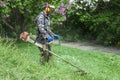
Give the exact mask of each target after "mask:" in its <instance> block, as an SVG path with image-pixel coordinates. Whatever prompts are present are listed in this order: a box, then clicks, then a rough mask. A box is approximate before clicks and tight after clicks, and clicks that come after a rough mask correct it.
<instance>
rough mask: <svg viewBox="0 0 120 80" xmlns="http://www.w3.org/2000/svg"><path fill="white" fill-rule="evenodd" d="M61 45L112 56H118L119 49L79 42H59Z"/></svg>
mask: <svg viewBox="0 0 120 80" xmlns="http://www.w3.org/2000/svg"><path fill="white" fill-rule="evenodd" d="M55 43H58V42H57V41H55ZM61 45H64V46H69V47H73V48H78V49H81V50H94V51H100V52H105V53H113V54H118V55H120V49H118V48H116V47H111V46H109V47H108V46H103V45H98V44H95V43H94V42H90V41H79V42H65V41H61Z"/></svg>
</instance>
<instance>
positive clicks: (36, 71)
mask: <svg viewBox="0 0 120 80" xmlns="http://www.w3.org/2000/svg"><path fill="white" fill-rule="evenodd" d="M52 51H53V52H55V53H56V54H57V55H59V56H61V57H62V58H64V59H66V60H67V61H69V62H71V63H73V64H75V65H76V66H78V67H79V68H81V69H82V70H85V71H86V72H87V74H86V75H80V74H79V72H77V69H76V68H75V67H72V66H71V65H69V64H66V63H65V62H63V61H62V60H61V59H59V58H56V57H54V56H53V58H52V59H51V61H50V62H49V63H46V64H45V65H41V64H40V62H39V59H40V52H39V50H38V48H37V47H36V46H34V45H32V44H29V43H25V42H15V43H13V42H11V41H10V42H9V41H8V42H5V43H4V44H3V41H0V80H120V56H118V55H115V54H106V53H101V52H96V51H83V50H80V49H75V48H70V47H65V46H59V45H52Z"/></svg>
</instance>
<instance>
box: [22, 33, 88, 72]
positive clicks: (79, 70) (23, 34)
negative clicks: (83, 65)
mask: <svg viewBox="0 0 120 80" xmlns="http://www.w3.org/2000/svg"><path fill="white" fill-rule="evenodd" d="M20 38H21V39H22V40H23V41H26V42H30V43H32V44H34V45H36V46H38V47H40V48H43V47H42V46H43V45H42V44H39V43H37V42H36V43H34V40H32V39H31V38H30V36H29V33H28V32H23V33H21V34H20ZM44 50H45V51H47V52H49V53H51V54H52V55H54V56H56V57H57V58H59V59H61V60H62V61H64V62H66V63H67V64H69V65H71V66H73V67H75V68H77V69H78V71H77V72H80V73H81V74H86V72H85V71H84V70H82V69H80V68H79V67H78V66H76V65H74V64H72V63H70V62H68V61H67V60H65V59H64V58H62V57H60V56H59V55H57V54H55V53H54V52H52V51H50V50H48V49H44Z"/></svg>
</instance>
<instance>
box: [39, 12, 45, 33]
mask: <svg viewBox="0 0 120 80" xmlns="http://www.w3.org/2000/svg"><path fill="white" fill-rule="evenodd" d="M37 25H38V29H39V31H40V33H41V34H47V32H46V30H45V28H44V27H45V25H44V15H43V14H39V16H38V19H37Z"/></svg>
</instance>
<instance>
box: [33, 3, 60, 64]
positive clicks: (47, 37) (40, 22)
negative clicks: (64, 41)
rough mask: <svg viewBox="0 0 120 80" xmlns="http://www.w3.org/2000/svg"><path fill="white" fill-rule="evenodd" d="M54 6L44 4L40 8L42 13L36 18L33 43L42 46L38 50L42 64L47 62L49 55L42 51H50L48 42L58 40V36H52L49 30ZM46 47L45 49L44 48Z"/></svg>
mask: <svg viewBox="0 0 120 80" xmlns="http://www.w3.org/2000/svg"><path fill="white" fill-rule="evenodd" d="M54 8H55V6H53V5H50V4H48V3H45V4H44V5H43V7H42V10H43V11H42V12H40V13H39V15H38V16H37V17H36V19H35V22H36V24H37V28H38V34H37V38H36V40H35V42H37V43H40V44H42V45H43V48H40V47H39V49H40V51H41V52H42V54H41V59H40V61H41V62H42V63H44V61H48V60H49V58H50V56H51V54H50V53H49V54H47V52H46V51H45V50H44V49H48V50H51V46H50V44H49V43H50V42H52V41H53V40H54V39H58V38H59V36H58V35H56V34H54V33H53V32H52V31H51V29H50V15H51V13H52V12H53V11H54ZM46 45H47V47H46Z"/></svg>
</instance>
